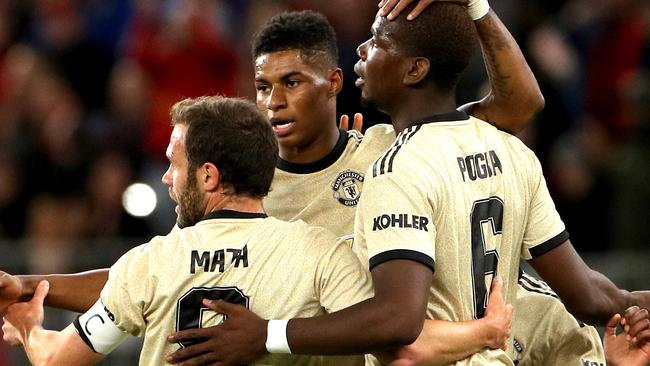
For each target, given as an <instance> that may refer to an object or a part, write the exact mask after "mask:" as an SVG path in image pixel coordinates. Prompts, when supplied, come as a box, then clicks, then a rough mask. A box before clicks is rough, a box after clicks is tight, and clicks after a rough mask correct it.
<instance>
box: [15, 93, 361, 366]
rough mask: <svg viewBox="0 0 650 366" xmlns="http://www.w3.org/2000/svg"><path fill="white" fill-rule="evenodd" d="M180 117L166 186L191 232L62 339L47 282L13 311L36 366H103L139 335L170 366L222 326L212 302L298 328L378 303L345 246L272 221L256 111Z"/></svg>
mask: <svg viewBox="0 0 650 366" xmlns="http://www.w3.org/2000/svg"><path fill="white" fill-rule="evenodd" d="M171 114H172V123H173V125H174V129H173V132H172V135H171V138H170V142H169V147H168V148H167V157H168V159H169V161H170V163H169V168H168V170H167V171H166V172H165V174H164V175H163V177H162V180H163V182H164V183H165V184H167V185H168V186H169V193H170V196H171V197H172V199H173V200H174V201H176V203H177V206H176V213H177V224H178V227H179V229H177V230H173V231H172V232H171V233H170V234H168V235H166V236H162V237H155V238H153V239H152V240H151V241H150V242H148V243H146V244H143V245H141V246H138V247H136V248H134V249H131V250H130V251H129V252H128V253H126V254H125V255H124V256H122V257H121V258H120V259H119V260H118V262H117V263H116V264H115V265H113V266H112V267H111V271H110V276H109V279H108V282H107V283H106V285H105V287H104V289H103V291H102V293H101V296H100V298H99V300H97V302H96V303H95V305H93V306H92V307H91V309H90V310H88V311H87V312H86V313H85V314H83V315H81V316H79V317H78V318H77V320H76V321H75V322H74V324H71V325H70V326H68V327H67V328H66V329H64V330H63V331H61V332H53V331H47V330H44V329H43V328H42V327H41V323H42V321H43V314H42V310H43V309H42V306H43V305H42V302H43V299H44V298H45V296H46V295H47V289H48V287H49V284H48V283H47V282H46V281H42V282H41V283H40V284H39V285H38V287H37V290H36V295H35V296H34V299H33V300H32V301H31V302H30V303H27V304H24V303H18V304H14V305H12V306H10V307H9V308H8V311H7V314H6V315H5V319H4V320H5V325H4V327H3V329H4V331H5V339H6V340H8V341H10V342H11V343H13V344H17V343H20V344H22V345H24V347H25V350H26V352H27V354H28V357H29V359H30V360H31V362H32V363H33V364H35V365H42V364H47V365H66V366H67V365H90V364H94V363H96V362H98V361H100V360H101V359H102V358H103V357H104V355H105V354H107V353H109V352H110V351H111V350H112V349H114V348H115V347H116V346H117V345H119V344H120V343H121V342H122V341H123V340H124V339H125V338H126V336H127V334H132V335H136V336H144V338H145V339H144V346H143V349H142V353H141V358H140V364H141V365H151V364H156V365H161V364H164V363H165V361H164V356H165V355H167V354H168V353H170V352H172V351H174V350H175V349H177V348H178V347H179V346H180V347H183V346H188V345H191V344H192V343H193V342H195V341H183V342H179V343H178V344H169V343H167V342H166V337H167V335H168V334H169V333H171V332H172V331H174V330H181V329H187V328H190V327H198V326H201V325H206V324H208V325H209V324H216V323H217V322H218V321H219V316H218V314H216V313H214V312H209V311H206V309H205V307H204V306H203V305H202V300H203V299H204V298H208V299H224V300H226V301H230V302H232V303H237V304H240V305H243V306H246V307H248V308H250V309H252V310H254V311H257V312H260V313H262V314H265V315H266V316H269V317H292V316H315V315H319V314H324V313H325V312H329V311H336V310H338V309H341V308H343V307H346V306H349V305H351V304H354V303H356V302H359V301H361V300H364V299H365V298H367V297H369V296H370V295H371V293H372V285H371V282H370V278H369V276H368V274H367V271H366V270H365V269H364V268H363V267H362V266H361V264H360V263H359V261H358V259H357V258H356V257H355V256H354V254H353V253H352V251H350V250H349V248H348V247H347V246H346V245H345V244H344V243H343V242H338V243H337V239H336V237H335V236H334V235H333V234H331V233H329V232H328V231H326V230H324V229H322V228H316V227H310V226H308V225H306V224H305V223H304V222H293V223H288V222H284V221H280V220H278V219H275V218H271V217H267V215H266V214H265V213H264V210H263V208H262V197H264V196H265V195H266V194H267V192H268V190H269V188H270V185H271V180H272V177H273V171H274V169H275V165H276V162H277V141H276V139H275V136H274V135H273V132H272V130H271V127H270V126H269V125H268V121H267V119H266V117H265V116H264V115H263V114H262V113H261V112H260V111H259V110H258V108H257V107H256V106H255V105H254V104H253V103H250V102H246V101H243V100H238V99H228V98H222V97H202V98H197V99H186V100H183V101H181V102H179V103H177V104H176V105H174V107H172V113H171ZM260 362H262V363H263V364H268V363H273V364H277V365H284V364H305V365H362V364H363V362H364V359H363V357H362V356H347V357H334V358H331V357H292V356H289V357H287V356H286V355H280V356H279V357H278V356H276V355H271V357H268V358H266V359H264V360H260Z"/></svg>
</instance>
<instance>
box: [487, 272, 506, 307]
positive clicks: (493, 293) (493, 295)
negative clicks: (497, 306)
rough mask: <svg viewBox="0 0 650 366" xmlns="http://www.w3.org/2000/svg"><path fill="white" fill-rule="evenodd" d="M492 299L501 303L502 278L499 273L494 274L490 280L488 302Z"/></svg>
mask: <svg viewBox="0 0 650 366" xmlns="http://www.w3.org/2000/svg"><path fill="white" fill-rule="evenodd" d="M492 301H498V302H500V303H503V301H504V300H503V278H502V277H501V276H499V275H496V276H494V279H493V280H492V287H491V289H490V297H489V298H488V304H489V303H490V302H492Z"/></svg>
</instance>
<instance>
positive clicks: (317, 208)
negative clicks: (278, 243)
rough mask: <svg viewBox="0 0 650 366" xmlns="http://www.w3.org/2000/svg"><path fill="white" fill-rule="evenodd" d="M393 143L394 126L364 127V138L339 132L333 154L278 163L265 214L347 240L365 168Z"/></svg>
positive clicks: (354, 132)
mask: <svg viewBox="0 0 650 366" xmlns="http://www.w3.org/2000/svg"><path fill="white" fill-rule="evenodd" d="M394 140H395V131H394V130H393V126H391V125H386V124H382V125H376V126H373V127H370V128H368V130H367V131H366V134H365V135H362V134H361V133H359V132H358V131H348V132H347V133H346V132H344V131H342V130H341V135H340V137H339V141H338V143H337V144H336V147H335V148H334V150H332V152H330V153H329V154H328V155H327V156H326V157H324V158H323V159H321V160H319V161H317V162H314V163H310V164H293V163H289V162H288V161H286V160H282V159H280V162H279V163H278V168H277V169H276V170H275V176H274V178H273V184H272V186H271V192H270V193H269V195H268V196H267V197H266V198H265V199H264V210H265V211H266V213H267V214H269V216H273V217H277V218H279V219H282V220H286V221H294V220H298V219H300V220H304V221H305V222H307V223H309V224H310V225H317V226H322V227H326V228H327V229H328V230H330V231H332V232H333V233H334V234H336V235H337V236H339V237H344V238H346V239H349V238H351V237H352V232H353V230H354V215H355V211H356V208H357V203H358V202H359V198H360V196H361V190H362V189H363V181H364V179H365V173H366V169H368V167H369V166H370V164H372V162H373V161H374V160H375V159H376V158H377V156H379V155H380V154H381V153H382V152H383V151H385V150H386V148H387V147H388V146H389V145H390V144H391V143H392V142H393V141H394Z"/></svg>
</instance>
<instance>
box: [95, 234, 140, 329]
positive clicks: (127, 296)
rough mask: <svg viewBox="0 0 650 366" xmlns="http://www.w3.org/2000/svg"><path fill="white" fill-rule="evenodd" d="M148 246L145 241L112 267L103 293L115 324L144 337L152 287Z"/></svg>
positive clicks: (103, 299) (104, 301) (104, 300)
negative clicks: (145, 314) (146, 310)
mask: <svg viewBox="0 0 650 366" xmlns="http://www.w3.org/2000/svg"><path fill="white" fill-rule="evenodd" d="M149 245H150V244H143V245H140V246H138V247H135V248H133V249H131V250H130V251H128V252H127V253H126V254H124V255H123V256H122V257H120V259H118V261H117V262H116V263H115V264H114V265H113V266H112V267H111V269H110V272H109V276H108V281H107V282H106V284H105V285H104V288H103V289H102V292H101V299H102V301H103V303H104V305H105V306H106V308H107V309H108V310H109V311H110V312H111V313H112V314H113V315H114V316H115V324H116V325H117V326H118V327H120V328H121V329H123V330H124V331H126V332H127V333H129V334H131V335H134V336H138V337H142V336H144V331H145V326H146V324H145V319H144V316H143V314H144V307H145V304H146V303H148V301H147V290H148V288H149V275H148V274H149V253H150V252H149Z"/></svg>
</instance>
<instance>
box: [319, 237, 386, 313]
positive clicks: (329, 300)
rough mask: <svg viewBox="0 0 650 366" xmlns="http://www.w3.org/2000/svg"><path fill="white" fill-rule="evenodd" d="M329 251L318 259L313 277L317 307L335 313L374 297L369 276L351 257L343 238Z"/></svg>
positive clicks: (357, 261) (355, 259) (359, 263)
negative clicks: (316, 272) (314, 277)
mask: <svg viewBox="0 0 650 366" xmlns="http://www.w3.org/2000/svg"><path fill="white" fill-rule="evenodd" d="M326 245H327V246H328V247H329V248H331V249H330V250H327V251H325V252H324V255H322V256H321V257H320V260H319V264H318V268H317V270H318V271H319V272H320V273H319V274H320V275H317V276H316V281H317V283H316V284H315V286H316V288H317V293H318V294H320V304H321V306H323V308H324V309H325V310H326V311H327V312H328V313H331V312H335V311H338V310H341V309H344V308H347V307H349V306H352V305H354V304H356V303H359V302H361V301H363V300H366V299H368V298H370V297H372V295H373V290H372V280H371V278H370V273H369V272H368V271H367V270H366V269H365V268H364V266H363V265H362V264H361V262H360V261H359V260H358V259H357V257H356V256H355V255H354V253H353V252H352V250H351V249H350V247H349V246H348V244H347V243H346V241H345V240H344V239H341V238H339V239H338V240H336V244H335V245H334V246H332V242H331V240H330V241H329V243H327V244H326Z"/></svg>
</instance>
